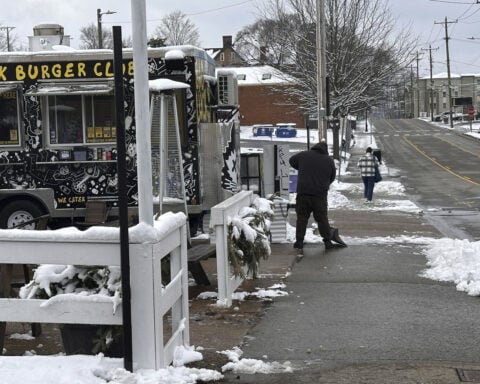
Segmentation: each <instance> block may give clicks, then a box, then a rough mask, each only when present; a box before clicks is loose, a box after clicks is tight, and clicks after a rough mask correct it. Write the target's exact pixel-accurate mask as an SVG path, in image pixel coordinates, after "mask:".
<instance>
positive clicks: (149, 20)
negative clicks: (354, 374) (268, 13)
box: [108, 0, 254, 24]
mask: <svg viewBox="0 0 480 384" xmlns="http://www.w3.org/2000/svg"><path fill="white" fill-rule="evenodd" d="M253 1H254V0H246V1H242V2H240V3H235V4H230V5H226V6H224V7H218V8H212V9H207V10H205V11H200V12H195V13H186V14H185V16H198V15H203V14H205V13H212V12H217V11H223V10H224V9H228V8H233V7H238V6H239V5H243V4H247V3H251V2H253ZM146 21H147V23H152V22H156V21H162V19H161V18H160V19H147V20H146ZM131 22H132V21H131V20H129V21H109V22H108V23H109V24H114V23H119V24H130V23H131Z"/></svg>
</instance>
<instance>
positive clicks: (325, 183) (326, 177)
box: [290, 141, 346, 250]
mask: <svg viewBox="0 0 480 384" xmlns="http://www.w3.org/2000/svg"><path fill="white" fill-rule="evenodd" d="M290 165H291V166H292V167H293V168H295V169H296V170H298V177H297V200H296V205H295V212H296V214H297V224H296V225H297V227H296V230H295V240H296V241H295V243H294V244H293V247H294V248H296V249H300V250H301V249H303V242H304V239H305V233H306V230H307V225H308V220H309V218H310V215H311V214H312V213H313V218H314V219H315V221H316V222H317V224H318V231H319V232H320V235H321V236H322V238H323V242H324V244H325V248H326V249H330V248H333V247H334V245H333V243H332V241H333V242H336V243H338V244H340V245H342V246H346V244H345V243H344V242H343V241H342V240H341V239H340V237H339V235H338V229H337V228H332V227H330V223H329V221H328V201H327V198H328V190H329V188H330V184H332V183H333V181H334V180H335V176H336V172H337V170H336V168H335V163H334V161H333V159H332V158H331V157H330V156H329V154H328V146H327V143H325V142H323V141H322V142H320V143H318V144H315V145H314V146H313V147H312V148H311V149H309V150H307V151H302V152H299V153H297V154H295V155H293V156H291V157H290Z"/></svg>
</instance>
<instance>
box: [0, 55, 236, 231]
mask: <svg viewBox="0 0 480 384" xmlns="http://www.w3.org/2000/svg"><path fill="white" fill-rule="evenodd" d="M172 50H175V51H176V52H178V51H180V52H181V53H182V54H180V55H179V54H169V53H171V52H172ZM148 60H149V63H148V68H149V78H150V79H151V80H154V79H158V78H168V79H171V80H174V81H178V82H184V83H186V84H188V85H189V88H187V89H175V90H172V91H171V92H173V93H174V95H175V99H176V104H177V111H178V112H177V118H178V128H177V129H179V137H180V143H181V152H182V153H181V161H182V167H183V176H184V181H185V194H186V200H187V205H188V213H189V216H190V223H191V224H193V225H194V226H196V225H197V224H199V223H201V218H202V216H203V214H204V212H206V211H208V210H209V209H210V208H211V207H212V206H213V205H215V204H217V203H218V202H220V201H222V200H224V199H225V198H227V197H229V196H231V195H232V194H234V193H236V192H237V191H238V189H239V182H238V180H239V174H238V172H237V167H236V164H237V163H238V164H239V163H240V162H239V154H240V151H239V146H240V140H239V122H238V105H237V106H235V105H226V104H224V103H223V104H222V103H221V102H218V101H217V100H218V91H219V90H218V84H219V82H218V79H217V77H216V74H215V62H214V61H213V59H211V58H210V57H209V56H208V55H207V54H206V52H205V51H203V50H201V49H199V48H195V47H192V46H180V47H164V48H155V49H149V52H148ZM220 75H221V74H220ZM220 75H219V76H220ZM227 75H228V74H227ZM227 75H225V74H223V75H222V76H227ZM123 76H124V79H123V80H124V98H125V103H124V106H125V126H126V127H125V129H126V146H127V179H128V188H127V190H128V201H129V207H130V208H131V209H132V210H133V211H135V207H136V206H137V203H138V201H137V170H136V145H135V142H136V134H135V132H136V127H135V115H134V109H135V106H134V79H133V58H132V51H131V50H129V49H126V50H124V52H123ZM222 83H225V81H222ZM227 83H228V84H235V82H232V81H231V82H227ZM223 91H225V90H223ZM228 91H229V92H230V93H232V92H233V93H235V92H237V89H229V90H228ZM113 92H114V84H113V53H112V52H111V51H108V50H79V51H58V52H57V51H49V52H8V53H1V54H0V228H7V227H11V226H14V225H16V224H18V223H20V222H23V221H26V220H29V219H31V218H34V217H37V216H40V215H43V214H49V215H50V216H51V218H52V219H58V220H57V221H60V220H61V221H63V222H65V221H67V222H68V221H70V223H71V222H72V221H73V220H74V219H75V218H78V217H82V216H84V215H85V204H86V202H87V201H88V200H101V201H105V202H106V204H107V205H108V207H109V209H110V214H111V215H113V216H115V215H116V214H117V212H118V207H117V205H118V198H117V192H118V184H117V168H116V158H117V150H116V122H115V103H114V95H113ZM226 111H227V112H226ZM153 115H155V113H153ZM172 126H173V127H174V125H172V124H169V127H172ZM169 129H171V128H169ZM158 137H159V134H158V132H156V126H155V124H152V156H158V152H159V151H158ZM155 138H157V140H154V139H155ZM153 146H157V147H155V148H153ZM155 161H156V162H157V163H158V159H153V162H152V163H155ZM66 219H68V220H66ZM64 224H65V223H64Z"/></svg>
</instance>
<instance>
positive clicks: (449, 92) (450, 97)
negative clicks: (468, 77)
mask: <svg viewBox="0 0 480 384" xmlns="http://www.w3.org/2000/svg"><path fill="white" fill-rule="evenodd" d="M457 22H458V20H455V21H448V20H447V18H446V17H445V21H442V22H438V23H437V22H436V21H435V24H445V48H446V51H447V74H448V110H449V112H450V128H453V118H452V79H451V77H450V53H449V51H448V40H449V39H450V38H449V37H448V24H452V23H453V24H455V23H457Z"/></svg>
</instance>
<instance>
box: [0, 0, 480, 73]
mask: <svg viewBox="0 0 480 384" xmlns="http://www.w3.org/2000/svg"><path fill="white" fill-rule="evenodd" d="M262 1H263V0H249V1H248V0H247V1H245V0H243V1H242V0H202V1H199V0H180V1H159V0H146V4H147V31H148V33H149V34H151V33H152V32H153V30H154V29H155V27H156V26H157V25H158V23H159V20H160V19H161V18H162V17H163V16H164V15H165V14H167V13H170V12H172V11H174V10H181V11H182V12H184V13H185V14H187V15H188V17H189V18H190V20H191V21H192V22H193V23H194V24H195V25H196V26H197V27H198V30H199V32H200V38H201V42H202V46H203V47H208V48H212V47H220V46H221V45H222V36H223V35H233V36H235V34H236V33H237V32H238V31H239V30H240V29H241V28H242V27H244V26H245V25H248V24H251V23H252V22H253V21H254V20H255V15H256V13H257V11H256V7H255V5H256V4H258V3H261V2H262ZM389 2H390V8H391V11H392V14H393V15H394V16H395V18H396V19H397V23H398V28H401V27H402V26H405V25H409V24H410V25H411V28H412V31H413V32H414V33H415V34H416V35H418V36H420V39H419V42H420V44H419V52H420V53H422V54H423V56H422V58H421V61H420V65H419V69H420V75H421V76H422V75H423V76H428V74H429V61H428V51H423V50H422V49H428V46H429V44H431V46H432V48H437V47H438V48H439V49H438V50H436V51H433V61H434V65H433V72H434V73H439V72H446V70H447V69H446V64H445V63H446V54H445V39H444V37H445V28H444V24H443V22H444V21H445V17H447V18H448V21H455V20H458V22H457V23H456V24H454V23H452V24H448V30H449V35H450V36H451V40H450V60H451V71H452V73H463V74H465V73H480V4H475V3H476V0H444V1H440V0H389ZM5 3H7V2H6V1H5ZM97 8H101V9H102V11H103V12H104V11H107V10H112V11H116V12H117V13H116V14H112V15H103V17H102V19H103V26H104V27H105V28H111V26H113V25H120V26H122V32H123V35H124V36H131V23H130V20H131V11H130V8H131V5H130V1H128V0H121V1H119V0H96V1H93V0H81V1H80V0H73V1H64V0H16V1H12V2H10V1H9V2H8V5H6V4H3V8H2V12H1V13H0V24H1V25H3V26H13V27H15V29H14V30H11V31H10V34H11V35H12V37H14V38H16V41H17V42H19V43H22V44H23V45H24V46H25V47H27V46H28V36H31V35H32V34H33V26H35V25H38V24H43V23H55V24H61V25H63V27H64V29H65V34H66V35H70V36H71V38H72V41H71V45H72V46H73V47H75V48H78V44H79V30H80V28H81V27H83V26H86V25H88V24H90V23H95V24H96V23H97ZM435 22H437V23H442V24H435ZM469 37H476V38H479V39H478V40H469V39H468V38H469ZM414 64H415V63H414Z"/></svg>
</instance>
